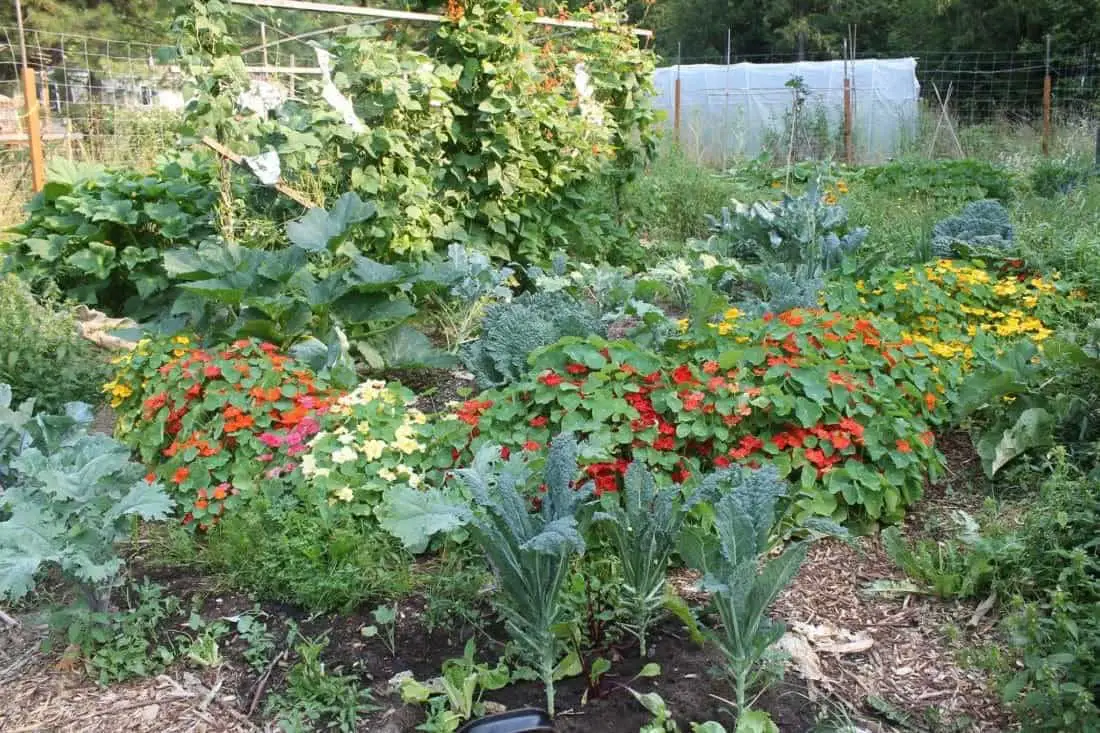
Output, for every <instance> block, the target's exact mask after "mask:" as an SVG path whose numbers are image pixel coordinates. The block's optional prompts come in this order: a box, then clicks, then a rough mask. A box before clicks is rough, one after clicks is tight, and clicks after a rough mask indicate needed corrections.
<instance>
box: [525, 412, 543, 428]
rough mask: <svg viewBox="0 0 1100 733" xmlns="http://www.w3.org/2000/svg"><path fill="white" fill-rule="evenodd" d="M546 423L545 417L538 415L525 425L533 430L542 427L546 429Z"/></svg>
mask: <svg viewBox="0 0 1100 733" xmlns="http://www.w3.org/2000/svg"><path fill="white" fill-rule="evenodd" d="M546 423H547V417H546V415H539V416H538V417H533V418H531V419H530V420H529V421H528V423H527V424H528V425H530V426H531V427H533V428H542V427H546Z"/></svg>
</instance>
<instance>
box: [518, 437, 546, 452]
mask: <svg viewBox="0 0 1100 733" xmlns="http://www.w3.org/2000/svg"><path fill="white" fill-rule="evenodd" d="M541 447H542V446H540V445H539V444H538V443H537V442H536V441H534V440H528V441H527V442H526V443H524V444H523V449H524V450H525V451H527V452H528V453H534V452H535V451H537V450H538V449H539V448H541Z"/></svg>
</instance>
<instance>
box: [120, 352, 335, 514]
mask: <svg viewBox="0 0 1100 733" xmlns="http://www.w3.org/2000/svg"><path fill="white" fill-rule="evenodd" d="M104 389H105V390H106V391H107V392H108V393H109V394H111V395H112V402H111V404H112V406H113V407H115V409H116V411H117V412H118V428H117V432H118V435H119V437H120V438H121V439H122V440H123V441H125V442H126V443H127V444H128V445H129V446H130V447H131V448H133V449H134V450H136V451H137V452H138V454H139V455H140V456H141V458H142V460H144V461H145V462H146V464H147V465H149V466H151V467H152V470H153V474H154V475H155V476H157V477H159V478H160V479H161V480H162V481H164V482H165V484H166V485H167V486H168V487H169V491H170V492H171V494H172V495H173V497H174V498H175V499H176V500H177V502H178V505H179V508H180V511H181V512H183V514H184V516H183V521H184V523H185V524H191V523H192V522H195V524H196V525H197V526H198V527H199V528H200V529H206V528H208V527H209V526H211V525H214V524H217V523H218V521H219V519H220V517H221V515H222V514H223V513H224V512H225V511H226V510H227V509H228V510H232V509H234V508H236V507H238V506H240V505H241V504H242V503H243V502H245V501H246V500H248V499H250V498H252V497H253V496H255V494H256V493H257V492H258V491H259V489H260V485H261V483H267V482H270V481H276V482H277V481H278V480H279V479H280V478H282V477H285V476H286V475H288V474H290V473H292V472H293V471H294V470H295V468H296V467H297V464H298V462H299V461H300V460H301V458H300V456H302V454H304V453H306V452H307V450H308V446H307V443H308V441H309V439H310V438H312V437H313V436H314V435H315V434H316V433H317V432H318V431H319V430H320V428H321V426H320V417H321V415H323V414H324V413H325V412H326V411H327V409H328V407H329V406H330V405H331V404H332V401H333V400H334V399H335V395H334V394H332V393H331V391H330V390H329V389H328V387H327V385H325V383H324V382H323V381H322V380H319V379H318V378H317V377H315V375H313V373H312V372H310V371H309V370H308V369H307V368H306V367H304V366H302V365H301V364H299V363H298V362H296V361H294V360H293V359H291V358H289V357H287V356H284V355H282V354H280V353H279V352H278V349H276V348H275V347H274V346H272V345H271V344H268V343H261V342H259V341H255V340H247V339H246V340H241V341H236V342H234V343H233V344H231V345H229V346H225V347H218V348H214V349H198V348H193V347H191V345H190V339H189V338H188V337H186V336H174V337H172V338H171V339H163V340H158V341H142V342H140V343H139V344H138V346H137V348H136V349H135V350H134V352H133V353H131V354H129V355H127V356H125V357H123V358H122V359H121V360H120V369H119V372H118V375H117V376H116V377H115V379H114V380H113V381H112V382H110V383H108V384H107V385H105V387H104Z"/></svg>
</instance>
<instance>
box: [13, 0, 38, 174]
mask: <svg viewBox="0 0 1100 733" xmlns="http://www.w3.org/2000/svg"><path fill="white" fill-rule="evenodd" d="M15 20H16V23H17V24H18V26H19V51H20V53H21V54H22V56H23V104H24V105H25V106H26V109H27V147H28V148H29V150H30V155H31V185H32V186H33V187H34V191H35V193H38V192H39V191H41V190H42V189H43V188H45V187H46V158H45V156H44V154H43V152H42V126H41V125H40V124H39V121H38V91H37V90H36V89H35V82H34V69H32V68H31V67H30V65H29V64H28V63H27V40H26V37H25V36H24V35H23V4H22V3H21V2H20V0H15Z"/></svg>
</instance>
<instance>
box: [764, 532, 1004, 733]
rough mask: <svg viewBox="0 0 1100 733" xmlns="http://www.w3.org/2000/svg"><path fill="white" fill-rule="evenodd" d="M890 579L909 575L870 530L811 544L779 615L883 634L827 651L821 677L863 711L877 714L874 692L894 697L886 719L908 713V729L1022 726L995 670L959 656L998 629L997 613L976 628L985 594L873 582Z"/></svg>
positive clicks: (826, 687) (834, 694) (830, 690)
mask: <svg viewBox="0 0 1100 733" xmlns="http://www.w3.org/2000/svg"><path fill="white" fill-rule="evenodd" d="M882 579H891V580H897V581H902V580H905V576H904V574H903V573H902V572H901V571H899V570H898V569H897V567H896V566H895V565H894V564H893V562H892V561H891V560H890V558H889V557H887V556H886V554H885V553H884V552H883V550H882V548H881V547H880V546H879V543H878V540H877V538H870V537H864V538H860V539H859V541H858V542H857V543H856V545H855V546H854V547H853V546H851V545H849V544H846V543H844V542H840V541H837V540H823V541H821V542H818V543H816V544H815V545H814V546H813V547H812V548H811V549H810V552H809V556H808V557H807V560H806V563H805V565H803V567H802V570H801V571H800V572H799V574H798V576H797V577H796V578H795V580H794V582H793V583H792V584H791V586H790V587H789V588H787V590H786V591H784V593H783V594H782V595H781V596H780V598H779V600H778V601H777V602H776V604H775V609H774V610H775V613H776V615H778V616H779V617H781V618H783V619H785V620H786V621H787V622H788V623H790V624H791V625H795V624H796V623H797V622H802V623H807V624H814V625H819V624H828V625H832V626H835V627H840V628H841V629H845V630H847V631H851V632H855V633H857V634H859V633H861V632H862V634H864V635H866V636H869V637H870V638H871V640H872V641H873V644H872V645H871V646H870V648H869V649H867V650H866V651H863V652H858V653H852V654H829V653H827V652H824V653H821V652H819V661H820V662H821V668H822V671H823V673H824V675H823V677H824V679H822V680H819V681H817V682H816V683H814V684H816V685H817V686H818V687H820V688H822V691H823V692H825V693H826V694H827V695H828V697H830V698H832V699H834V700H840V701H843V702H844V703H846V705H847V706H848V707H849V709H850V710H851V711H852V712H853V713H856V714H860V715H867V714H868V713H874V712H875V711H874V708H873V706H870V705H868V698H872V699H874V698H878V699H881V700H884V701H885V702H886V703H887V706H888V708H889V709H891V713H892V714H891V715H887V716H883V717H882V718H881V719H884V720H886V721H887V722H893V723H898V722H899V720H900V719H901V718H907V719H908V720H907V725H906V726H903V727H901V729H903V730H918V731H920V730H932V729H933V726H932V722H931V721H932V720H936V719H938V720H939V721H941V723H940V724H941V725H943V724H945V723H948V722H949V721H951V722H953V725H952V726H951V727H947V728H939V727H938V726H937V727H936V729H939V730H944V729H946V730H959V731H983V732H984V731H1009V730H1013V729H1014V728H1015V726H1014V725H1013V721H1012V718H1011V716H1009V715H1008V714H1007V712H1006V711H1005V710H1004V709H1003V708H1002V706H1001V705H1000V703H999V700H998V697H997V695H996V693H995V691H994V690H993V689H992V685H991V683H990V681H989V680H988V679H986V675H985V674H984V673H983V672H981V671H980V670H976V669H972V668H967V667H966V666H964V665H962V664H961V663H960V662H959V659H958V654H957V652H958V651H959V650H960V649H961V648H962V647H963V646H964V645H976V644H979V643H981V642H982V641H985V640H987V639H989V638H991V637H992V635H993V626H994V624H995V623H996V620H995V618H993V616H992V614H990V615H987V616H984V617H981V618H979V619H978V621H977V623H976V625H974V626H971V621H972V620H973V619H974V618H975V610H976V608H977V607H978V605H979V603H978V602H977V601H975V602H973V603H961V602H948V601H942V600H939V599H937V598H934V597H932V596H927V595H923V594H894V593H891V594H886V593H873V592H869V591H868V590H867V586H868V585H869V584H870V583H872V582H873V581H876V580H882ZM979 616H981V614H979ZM948 628H954V629H957V630H959V631H960V634H959V635H958V636H957V638H956V640H954V641H952V640H951V639H950V638H949V637H948V635H947V632H946V629H948ZM967 720H969V723H967V722H966V721H967ZM910 726H911V727H910ZM955 726H958V727H955Z"/></svg>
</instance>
